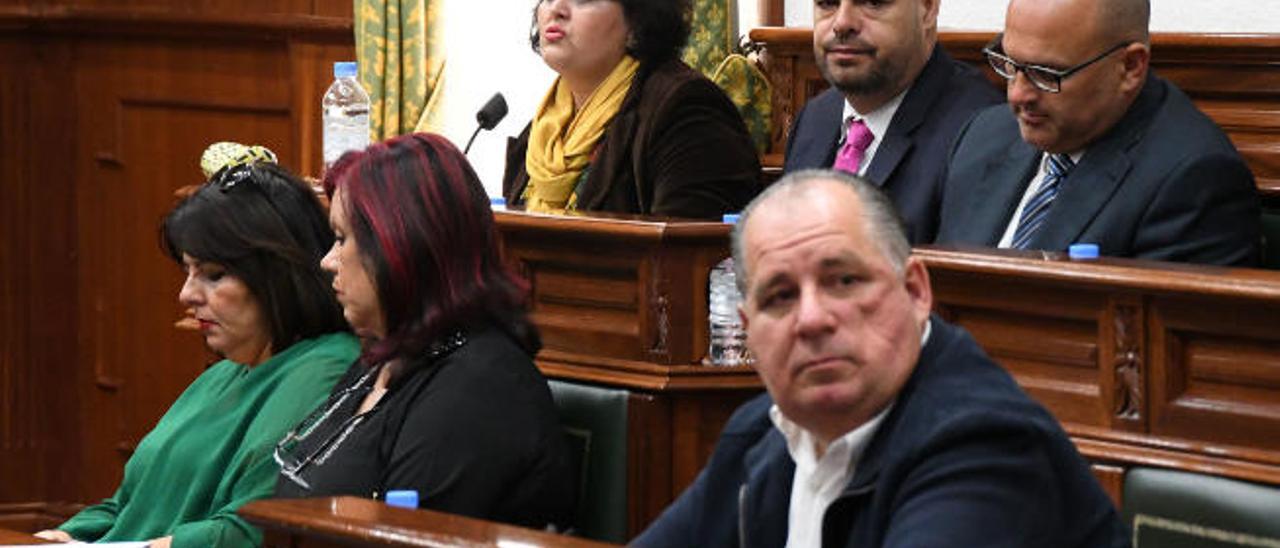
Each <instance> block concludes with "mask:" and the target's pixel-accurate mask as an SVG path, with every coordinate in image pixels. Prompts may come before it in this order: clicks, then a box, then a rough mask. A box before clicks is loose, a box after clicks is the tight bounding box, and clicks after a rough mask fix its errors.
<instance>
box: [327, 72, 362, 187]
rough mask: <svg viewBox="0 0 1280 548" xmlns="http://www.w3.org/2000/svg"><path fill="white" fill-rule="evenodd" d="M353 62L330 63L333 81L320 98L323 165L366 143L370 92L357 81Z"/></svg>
mask: <svg viewBox="0 0 1280 548" xmlns="http://www.w3.org/2000/svg"><path fill="white" fill-rule="evenodd" d="M356 73H357V70H356V64H355V63H351V62H345V63H343V62H339V63H334V64H333V85H331V86H329V90H328V91H326V92H324V99H323V100H322V101H321V106H322V109H321V110H322V112H323V117H324V167H325V169H328V168H329V166H331V165H333V163H334V162H336V161H338V158H339V157H341V156H342V153H344V152H347V151H348V150H364V148H365V147H367V146H369V94H368V93H365V91H364V88H362V87H360V82H357V81H356Z"/></svg>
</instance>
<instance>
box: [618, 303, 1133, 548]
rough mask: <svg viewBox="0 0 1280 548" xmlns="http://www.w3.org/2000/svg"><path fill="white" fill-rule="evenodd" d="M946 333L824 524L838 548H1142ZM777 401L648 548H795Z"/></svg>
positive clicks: (727, 439) (1055, 436) (1007, 383)
mask: <svg viewBox="0 0 1280 548" xmlns="http://www.w3.org/2000/svg"><path fill="white" fill-rule="evenodd" d="M930 321H931V322H932V324H933V333H932V334H931V335H930V337H929V342H928V344H926V345H925V348H924V349H923V351H922V352H921V356H920V360H919V362H918V364H917V366H916V369H915V371H914V372H912V374H911V377H910V379H909V380H908V381H907V383H906V385H905V386H904V387H903V389H902V391H901V392H900V393H899V394H898V399H897V401H896V403H895V404H894V407H893V409H892V410H891V411H890V412H889V414H888V415H886V417H885V420H884V421H883V422H882V423H881V424H880V428H879V430H877V431H876V433H875V435H874V436H873V437H872V440H871V442H870V443H869V444H868V446H867V449H866V452H865V453H864V454H863V456H862V459H861V460H860V461H859V462H858V463H857V467H856V469H855V470H854V474H853V478H852V479H851V480H850V481H849V483H848V485H847V487H845V489H844V491H843V492H842V493H841V495H840V496H839V498H837V499H836V501H835V502H833V503H832V505H831V506H830V507H829V508H828V509H827V512H826V515H825V516H824V518H823V535H822V537H823V540H822V545H823V546H824V547H858V548H872V547H876V548H879V547H911V548H919V547H931V546H939V547H941V546H947V547H954V546H984V547H1027V548H1032V547H1034V548H1055V547H1062V548H1067V547H1070V548H1076V547H1079V548H1085V547H1087V548H1108V547H1125V546H1129V545H1130V541H1129V535H1128V530H1127V528H1126V527H1125V526H1124V524H1123V523H1122V522H1121V519H1120V516H1119V515H1118V513H1117V512H1116V509H1115V507H1114V506H1113V505H1112V503H1111V500H1110V499H1109V498H1108V497H1107V495H1106V494H1105V493H1104V492H1103V491H1102V488H1101V487H1099V486H1098V483H1097V481H1096V480H1095V479H1094V477H1093V475H1092V474H1091V473H1090V471H1089V468H1088V465H1087V464H1086V463H1085V461H1084V460H1083V459H1082V458H1081V457H1080V455H1079V453H1077V452H1076V449H1075V446H1074V445H1073V444H1072V442H1071V440H1070V439H1069V438H1068V437H1067V434H1066V433H1065V432H1063V430H1062V428H1061V427H1059V426H1058V423H1057V422H1056V421H1055V420H1054V418H1053V417H1052V416H1051V415H1049V413H1048V412H1047V411H1045V410H1044V408H1042V407H1040V405H1039V404H1037V403H1035V402H1034V401H1032V400H1031V398H1030V397H1028V396H1027V395H1026V394H1025V393H1023V392H1022V390H1021V389H1020V388H1019V387H1018V386H1017V384H1016V383H1015V382H1014V380H1013V378H1012V377H1010V376H1009V374H1008V373H1006V372H1005V371H1004V370H1003V369H1001V368H1000V366H998V365H996V364H995V363H994V362H992V361H991V359H990V358H988V357H987V356H986V354H985V353H983V351H982V349H981V348H979V347H978V345H977V343H975V342H974V341H973V339H972V338H971V337H970V336H969V334H968V333H966V332H965V331H964V330H963V329H960V328H958V327H954V326H951V325H948V324H947V323H945V322H943V321H941V320H940V319H937V318H936V317H935V318H932V319H931V320H930ZM772 405H773V401H772V400H771V399H769V396H768V395H767V394H766V395H763V396H760V397H758V398H756V399H753V400H751V401H750V402H747V403H746V404H744V405H743V406H742V407H740V408H738V410H737V412H735V413H734V415H733V417H732V418H730V419H729V422H728V424H727V425H726V426H725V428H724V431H723V433H722V434H721V437H720V441H719V443H718V444H717V446H716V450H715V453H714V454H713V455H712V456H711V461H710V462H709V463H708V464H707V467H706V468H705V469H703V470H702V472H701V473H699V474H698V478H697V479H696V480H695V481H694V483H693V485H691V486H690V487H689V488H688V489H687V490H686V491H685V492H684V493H683V494H682V495H681V496H680V498H679V499H677V500H676V501H675V502H674V503H673V504H672V505H671V506H670V507H669V508H667V510H666V511H665V512H663V514H662V515H661V516H660V517H659V518H658V520H657V521H655V522H654V523H653V525H651V526H650V527H649V528H648V529H647V530H646V531H645V532H644V533H642V534H641V535H640V536H639V537H638V538H636V539H635V541H634V542H633V545H634V546H642V547H654V548H659V547H661V548H678V547H682V546H688V547H717V546H725V547H728V546H742V547H761V548H764V547H778V546H783V545H785V544H786V539H787V520H788V508H789V507H790V500H791V482H792V477H793V476H794V473H795V464H794V462H793V461H792V460H791V456H790V454H789V453H788V452H787V447H786V441H785V440H784V439H783V437H782V434H781V433H780V432H778V430H777V428H775V427H774V426H773V423H772V422H771V421H770V419H769V408H770V407H771V406H772Z"/></svg>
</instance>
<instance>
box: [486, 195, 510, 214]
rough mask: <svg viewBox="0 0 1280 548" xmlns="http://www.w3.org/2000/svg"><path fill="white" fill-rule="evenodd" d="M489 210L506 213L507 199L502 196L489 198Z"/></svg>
mask: <svg viewBox="0 0 1280 548" xmlns="http://www.w3.org/2000/svg"><path fill="white" fill-rule="evenodd" d="M489 209H492V210H494V211H506V210H507V199H506V198H504V197H502V196H490V197H489Z"/></svg>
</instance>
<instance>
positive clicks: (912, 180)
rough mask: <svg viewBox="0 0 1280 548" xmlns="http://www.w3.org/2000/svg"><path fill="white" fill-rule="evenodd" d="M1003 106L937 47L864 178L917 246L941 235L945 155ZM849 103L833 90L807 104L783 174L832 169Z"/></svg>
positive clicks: (979, 80)
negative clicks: (882, 194)
mask: <svg viewBox="0 0 1280 548" xmlns="http://www.w3.org/2000/svg"><path fill="white" fill-rule="evenodd" d="M1003 100H1004V99H1003V96H1002V95H1001V94H1000V92H999V90H998V89H996V88H995V86H992V85H991V82H989V81H987V80H986V79H985V78H983V76H982V74H981V73H980V72H978V71H977V70H976V69H974V68H973V67H970V66H968V65H966V64H964V63H960V62H957V61H955V60H954V59H952V58H951V56H950V55H947V53H946V52H945V51H943V49H942V47H941V46H937V47H934V48H933V55H931V56H930V57H929V61H928V62H927V63H926V64H925V66H924V68H923V69H922V70H921V71H920V76H918V77H917V78H916V81H915V83H913V84H912V85H911V89H909V90H908V91H907V94H906V96H904V97H903V98H902V104H901V105H899V106H898V112H897V113H896V114H894V116H893V120H892V121H891V122H889V130H888V131H887V132H886V133H885V135H884V136H883V137H882V141H881V143H880V147H879V148H878V149H877V150H876V155H875V157H874V158H872V159H871V165H870V166H868V167H867V171H866V178H867V179H870V180H871V181H872V182H873V183H875V184H877V185H879V186H880V187H882V188H883V189H884V190H885V191H886V192H888V193H889V196H890V197H891V198H893V201H894V203H895V204H897V206H898V211H899V212H901V213H902V217H903V220H904V221H906V223H907V237H908V238H910V240H911V242H912V243H929V242H931V241H933V238H934V234H936V233H937V227H938V208H939V206H940V204H941V203H942V181H943V176H944V175H945V173H946V169H945V168H946V157H947V152H949V151H950V150H951V144H952V141H953V140H954V138H955V136H956V134H957V133H959V132H960V128H961V127H963V126H964V124H965V122H968V121H969V118H971V117H972V116H973V114H974V113H975V112H977V111H979V110H981V109H983V108H985V107H987V106H990V105H994V104H997V103H1001V102H1003ZM844 104H845V99H844V95H842V94H841V93H840V91H839V90H837V89H835V88H831V89H828V90H827V91H825V92H823V93H821V94H819V95H818V96H817V97H814V98H813V99H811V100H809V102H808V103H805V106H804V108H803V109H801V110H800V114H797V115H796V121H795V124H794V125H792V127H791V133H790V138H788V140H787V161H786V166H785V170H786V171H788V172H790V171H796V170H800V169H812V168H827V167H831V165H832V164H833V163H835V158H836V149H837V148H838V147H837V145H838V144H839V142H840V137H841V135H840V133H841V131H842V130H843V128H842V126H843V123H844V120H843V113H844Z"/></svg>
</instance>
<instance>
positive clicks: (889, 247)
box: [732, 169, 911, 291]
mask: <svg viewBox="0 0 1280 548" xmlns="http://www.w3.org/2000/svg"><path fill="white" fill-rule="evenodd" d="M843 200H847V201H843ZM817 202H836V203H839V204H841V205H842V206H844V207H848V208H851V209H853V210H856V211H855V212H856V214H857V216H858V217H859V218H861V219H862V220H863V221H864V222H863V227H862V231H861V232H864V233H866V234H870V235H873V236H874V239H875V242H876V244H877V245H878V246H879V248H880V250H881V252H882V253H883V254H884V256H885V258H886V259H888V260H889V263H890V265H892V266H893V268H894V270H896V271H898V272H902V270H903V268H904V267H905V265H906V262H907V258H908V257H909V256H910V255H911V243H910V242H909V241H908V240H907V233H906V229H905V228H904V225H903V223H902V218H901V217H900V216H899V215H898V212H897V209H896V208H895V207H894V205H893V202H892V201H890V200H889V197H888V196H886V195H885V194H884V193H883V192H881V191H880V189H878V188H876V187H875V186H872V185H871V184H870V183H868V182H866V181H865V180H863V179H861V178H859V177H855V176H853V175H849V174H847V173H844V172H841V171H834V170H827V169H807V170H802V171H796V172H792V173H789V174H787V176H785V177H783V178H782V179H780V180H779V181H778V182H776V183H774V184H772V185H769V187H768V188H766V189H765V191H764V192H762V193H760V195H759V196H756V198H755V199H754V200H752V201H751V203H750V204H747V207H746V208H745V209H743V210H742V217H741V219H740V220H739V222H738V224H737V226H735V227H734V230H733V235H732V245H733V257H734V266H735V268H736V270H737V272H736V274H737V276H736V277H737V282H738V289H739V290H740V291H743V290H745V287H746V285H747V282H748V280H747V276H748V275H749V273H748V270H747V266H748V265H747V260H746V249H745V247H746V241H745V237H746V231H747V227H748V225H749V224H750V222H751V219H752V217H754V213H755V212H756V211H758V210H761V209H766V208H775V207H786V208H788V209H791V210H794V211H796V212H798V214H801V215H803V212H804V211H805V208H806V207H811V206H812V204H814V203H817Z"/></svg>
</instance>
